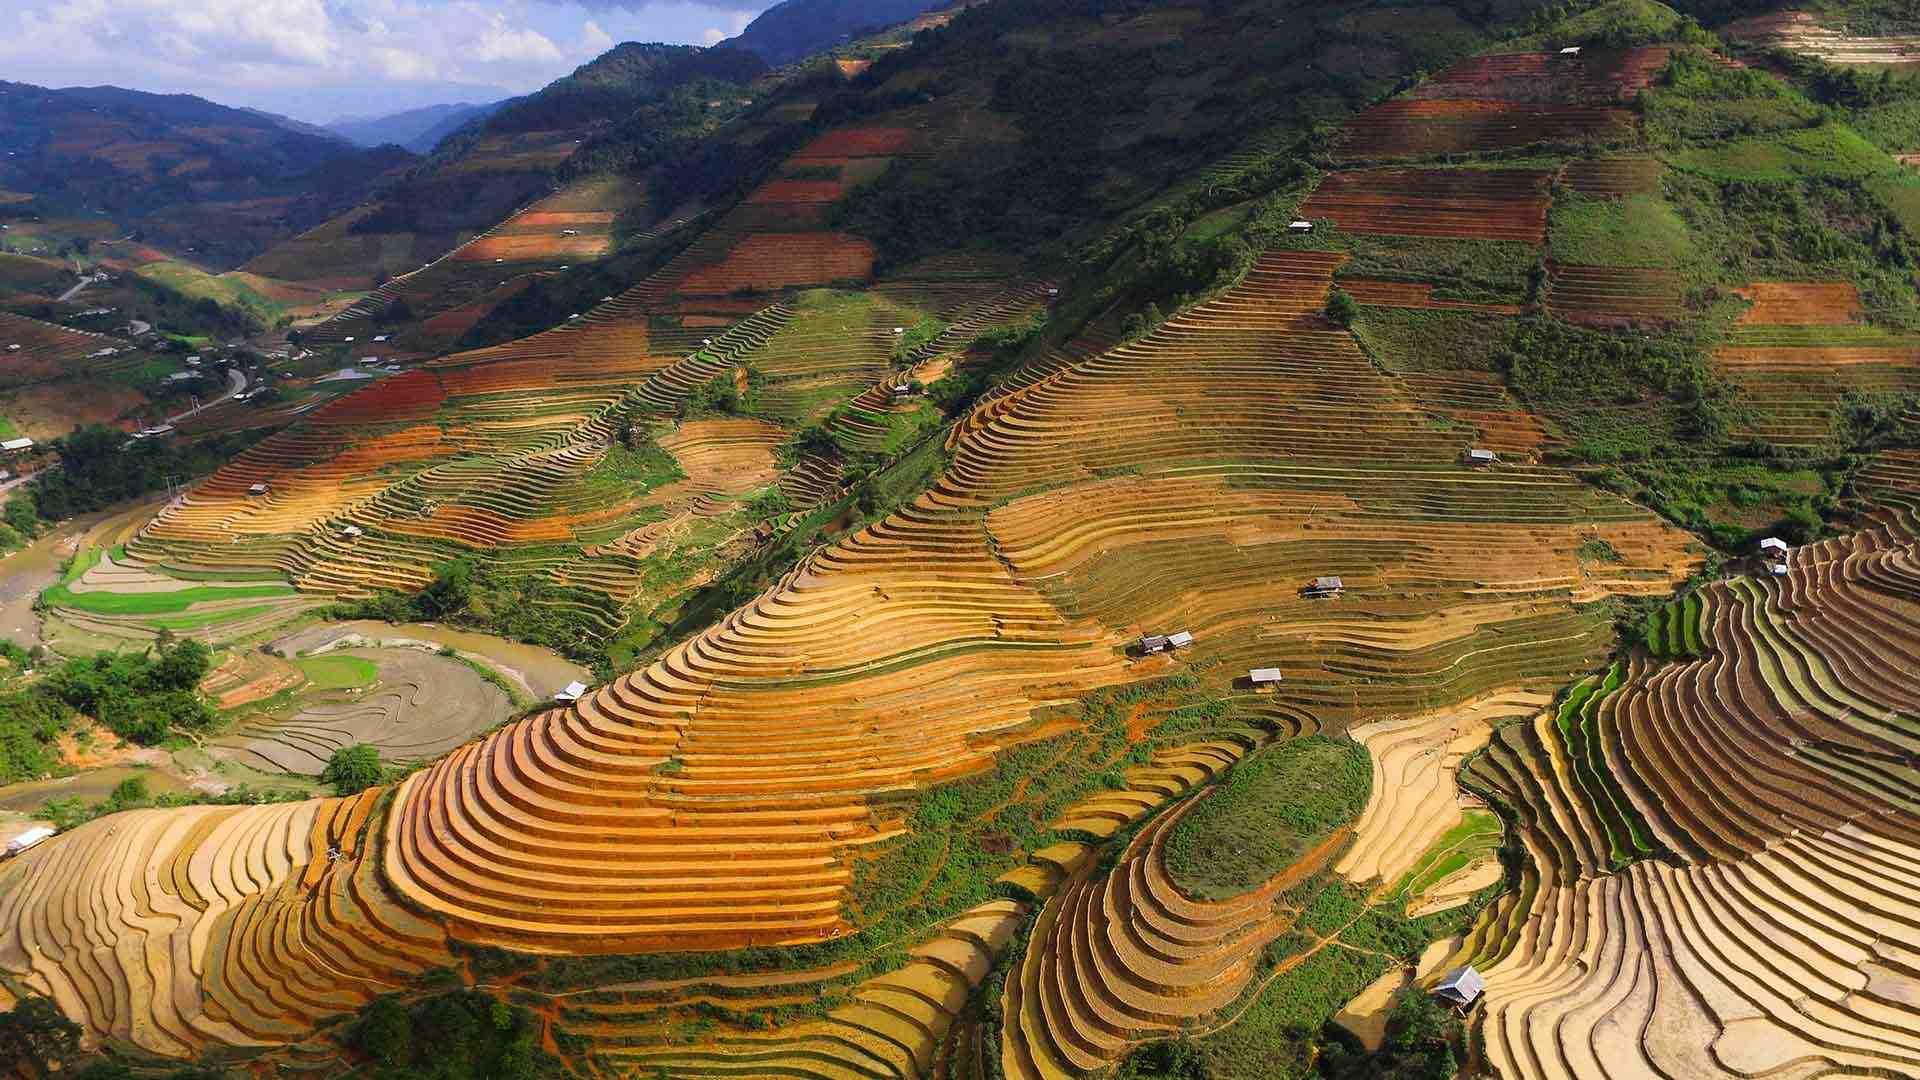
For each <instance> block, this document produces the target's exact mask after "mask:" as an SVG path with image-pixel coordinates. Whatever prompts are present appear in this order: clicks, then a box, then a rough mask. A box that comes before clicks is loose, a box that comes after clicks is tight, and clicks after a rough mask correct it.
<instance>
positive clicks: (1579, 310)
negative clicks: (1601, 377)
mask: <svg viewBox="0 0 1920 1080" xmlns="http://www.w3.org/2000/svg"><path fill="white" fill-rule="evenodd" d="M1545 306H1546V309H1547V310H1548V311H1549V312H1552V313H1553V314H1554V315H1556V316H1558V317H1560V318H1562V319H1566V320H1567V321H1569V322H1578V323H1586V324H1589V325H1594V326H1625V325H1630V324H1633V323H1645V322H1671V321H1674V320H1676V319H1679V318H1681V317H1682V316H1684V315H1685V314H1686V310H1687V308H1686V280H1685V279H1684V278H1682V277H1681V276H1680V275H1679V274H1677V273H1675V272H1674V271H1671V270H1651V269H1638V268H1631V267H1622V266H1575V265H1571V264H1566V263H1553V262H1550V263H1548V265H1547V289H1546V295H1545Z"/></svg>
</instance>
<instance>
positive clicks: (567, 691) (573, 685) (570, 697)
mask: <svg viewBox="0 0 1920 1080" xmlns="http://www.w3.org/2000/svg"><path fill="white" fill-rule="evenodd" d="M586 692H587V684H586V683H583V682H570V683H568V684H567V685H566V686H564V687H562V688H561V689H560V692H559V693H557V694H555V695H553V700H555V701H579V700H580V695H582V694H584V693H586Z"/></svg>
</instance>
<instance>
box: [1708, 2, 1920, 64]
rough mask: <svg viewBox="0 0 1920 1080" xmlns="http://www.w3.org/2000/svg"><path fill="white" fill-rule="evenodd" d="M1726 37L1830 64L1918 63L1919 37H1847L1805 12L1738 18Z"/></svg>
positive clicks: (1919, 53)
mask: <svg viewBox="0 0 1920 1080" xmlns="http://www.w3.org/2000/svg"><path fill="white" fill-rule="evenodd" d="M1726 33H1727V35H1728V36H1729V37H1732V38H1734V39H1735V40H1743V41H1747V42H1751V43H1753V44H1755V45H1760V46H1764V47H1767V48H1775V49H1785V50H1787V51H1788V52H1796V53H1800V54H1802V55H1804V56H1812V57H1816V58H1818V59H1821V60H1824V61H1826V62H1827V63H1829V64H1866V65H1874V66H1881V65H1887V66H1905V65H1908V64H1920V37H1916V36H1914V35H1910V34H1909V35H1890V36H1883V37H1871V36H1860V35H1854V34H1848V33H1846V32H1845V31H1843V30H1836V29H1834V28H1832V27H1828V26H1822V25H1821V24H1820V20H1819V19H1818V18H1817V17H1816V16H1815V15H1814V14H1813V13H1812V12H1808V11H1775V12H1769V13H1768V14H1765V15H1755V16H1753V17H1751V18H1746V19H1740V20H1738V21H1736V22H1734V23H1732V24H1730V25H1729V26H1728V27H1727V28H1726Z"/></svg>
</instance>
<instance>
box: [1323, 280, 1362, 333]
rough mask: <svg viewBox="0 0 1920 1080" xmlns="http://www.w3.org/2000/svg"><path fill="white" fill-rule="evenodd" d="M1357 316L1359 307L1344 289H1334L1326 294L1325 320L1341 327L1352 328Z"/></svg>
mask: <svg viewBox="0 0 1920 1080" xmlns="http://www.w3.org/2000/svg"><path fill="white" fill-rule="evenodd" d="M1359 315H1360V305H1359V304H1358V303H1357V302H1355V300H1354V299H1353V297H1352V296H1351V295H1349V294H1348V293H1347V291H1346V290H1345V289H1334V290H1333V291H1332V292H1330V293H1328V294H1327V318H1329V319H1332V320H1333V321H1334V322H1336V323H1338V324H1340V325H1341V326H1352V325H1353V320H1354V319H1355V318H1357V317H1359Z"/></svg>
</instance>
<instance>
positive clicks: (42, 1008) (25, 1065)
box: [0, 996, 80, 1076]
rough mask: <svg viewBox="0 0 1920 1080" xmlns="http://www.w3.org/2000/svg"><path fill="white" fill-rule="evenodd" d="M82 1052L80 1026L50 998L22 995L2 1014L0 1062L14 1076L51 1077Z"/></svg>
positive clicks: (0, 1022) (0, 1015) (0, 1021)
mask: <svg viewBox="0 0 1920 1080" xmlns="http://www.w3.org/2000/svg"><path fill="white" fill-rule="evenodd" d="M79 1052H80V1025H79V1024H76V1023H74V1022H73V1021H71V1020H69V1019H67V1017H66V1014H65V1013H62V1012H61V1011H60V1006H58V1005H55V1004H54V1003H53V1001H52V1000H51V999H49V998H43V997H38V996H29V997H26V998H23V999H22V1000H21V1002H20V1003H19V1004H18V1005H15V1006H14V1007H13V1011H11V1012H5V1013H0V1062H4V1063H5V1064H6V1071H7V1072H9V1073H12V1074H15V1075H21V1074H24V1075H27V1076H50V1075H52V1074H53V1073H55V1072H58V1071H60V1070H61V1068H62V1066H64V1065H65V1064H66V1063H67V1061H68V1060H69V1059H71V1058H72V1057H73V1055H75V1054H77V1053H79Z"/></svg>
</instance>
